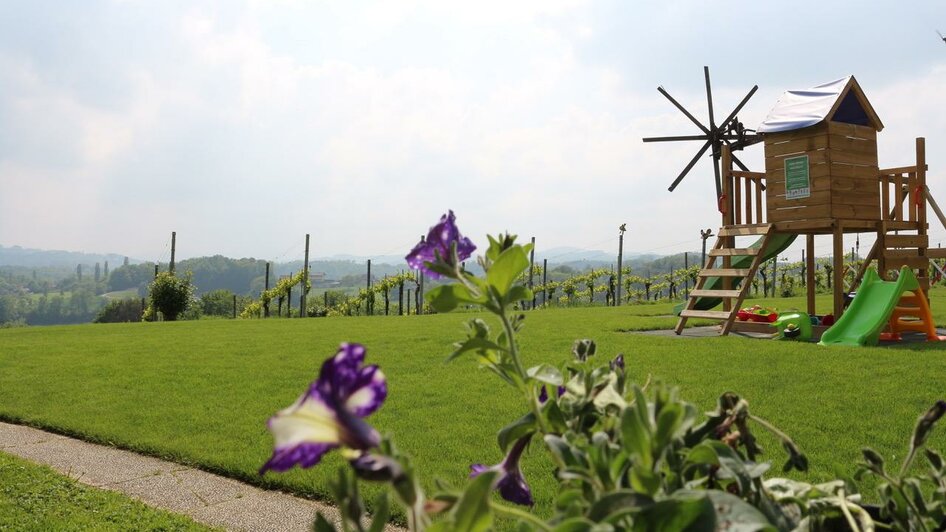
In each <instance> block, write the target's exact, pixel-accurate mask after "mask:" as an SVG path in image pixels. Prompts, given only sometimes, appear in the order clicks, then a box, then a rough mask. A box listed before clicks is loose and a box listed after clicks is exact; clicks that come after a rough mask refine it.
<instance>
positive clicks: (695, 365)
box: [0, 292, 946, 511]
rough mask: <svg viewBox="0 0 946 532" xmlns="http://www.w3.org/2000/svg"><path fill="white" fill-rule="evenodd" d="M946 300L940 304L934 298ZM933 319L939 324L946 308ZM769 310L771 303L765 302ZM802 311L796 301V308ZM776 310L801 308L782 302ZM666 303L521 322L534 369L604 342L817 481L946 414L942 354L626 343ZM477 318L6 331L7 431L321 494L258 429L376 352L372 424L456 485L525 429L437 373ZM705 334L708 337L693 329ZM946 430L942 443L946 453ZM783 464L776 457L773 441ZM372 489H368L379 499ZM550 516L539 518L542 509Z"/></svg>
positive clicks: (471, 382)
mask: <svg viewBox="0 0 946 532" xmlns="http://www.w3.org/2000/svg"><path fill="white" fill-rule="evenodd" d="M934 294H936V295H937V296H939V293H938V292H934ZM938 299H939V300H940V301H939V302H935V301H934V308H939V309H940V311H941V312H940V313H939V314H938V315H937V317H938V319H939V321H940V322H941V323H943V322H946V320H944V319H943V318H946V313H944V312H942V311H943V310H946V309H944V307H946V298H942V297H938ZM766 301H767V303H768V304H771V303H772V301H773V300H766ZM799 301H801V302H802V304H803V300H801V299H799ZM775 302H776V305H775V306H778V307H780V308H788V306H791V305H796V306H797V303H793V302H792V301H789V300H785V301H778V300H775ZM670 308H671V305H669V304H664V305H643V306H626V307H619V308H602V307H597V308H572V309H547V310H538V311H535V312H530V313H528V318H527V320H526V327H525V330H524V332H523V335H522V345H523V350H524V352H525V353H526V361H527V363H529V364H534V363H539V362H550V363H553V364H556V363H560V362H562V361H564V360H566V359H567V358H568V357H569V356H570V354H569V352H570V348H571V345H572V341H573V340H574V339H575V338H593V339H595V340H596V341H597V342H598V346H599V353H600V356H601V357H602V362H605V359H606V358H610V357H613V356H614V355H616V354H617V353H618V352H623V353H625V355H626V358H627V361H628V367H629V371H630V372H632V374H633V375H636V376H637V378H638V379H639V380H640V381H643V380H644V379H646V378H647V376H648V375H653V376H654V377H658V378H662V379H663V380H665V381H668V382H671V383H674V384H676V385H678V386H679V387H680V388H681V389H682V395H683V397H685V398H687V399H688V400H690V401H692V402H695V403H697V404H698V406H699V407H700V408H702V409H704V410H709V409H711V408H712V407H713V406H714V405H715V399H716V397H717V396H718V395H719V394H720V393H722V392H724V391H728V390H732V391H735V392H738V393H740V394H742V395H743V396H745V397H746V398H747V399H748V400H749V401H750V403H751V405H752V409H753V411H754V412H755V413H757V414H759V415H761V416H763V417H765V418H768V419H769V420H771V421H773V422H774V423H775V424H777V425H778V426H780V427H782V428H783V429H785V430H786V431H787V432H788V433H789V434H791V435H792V436H793V437H794V438H795V439H796V441H797V442H798V443H799V444H800V445H801V446H802V448H803V449H804V450H805V451H806V452H807V453H808V455H809V457H810V459H811V464H812V470H811V472H810V473H809V474H807V475H805V476H802V477H799V478H803V479H807V480H812V481H818V480H824V479H827V478H829V477H833V476H834V475H835V471H837V472H839V473H842V474H851V473H852V472H853V465H854V462H855V461H856V460H857V459H858V457H859V456H860V453H859V450H860V448H861V446H863V445H870V446H873V447H874V448H876V449H878V450H879V451H881V452H882V453H883V454H885V455H886V456H888V457H893V456H898V457H900V456H902V454H903V452H904V449H905V444H906V441H907V439H908V436H909V434H910V431H911V430H912V426H913V424H914V422H915V420H916V417H917V416H918V415H919V414H920V412H921V411H924V410H925V409H926V408H927V407H928V406H929V405H930V404H932V403H933V401H934V400H936V399H939V398H942V397H943V396H944V395H946V394H944V392H943V381H944V377H946V345H944V346H943V347H940V346H938V345H935V344H921V345H912V346H908V347H907V348H905V349H883V348H823V347H819V346H817V345H804V344H797V343H783V342H775V341H764V340H761V341H760V340H746V339H743V338H737V337H729V338H708V339H673V338H660V337H652V336H643V335H637V334H632V333H629V332H626V331H629V330H638V329H649V328H665V329H666V328H671V327H672V326H673V325H674V324H675V322H676V320H675V319H674V318H671V317H664V316H666V315H667V314H668V313H669V312H670ZM471 316H472V315H471V314H447V315H433V316H405V317H393V316H392V317H361V318H324V319H307V320H299V319H296V320H270V321H261V320H250V321H243V320H235V321H234V320H214V321H198V322H176V323H175V322H167V323H137V324H102V325H83V326H62V327H42V328H19V329H7V330H0V418H5V419H8V420H13V421H19V422H26V423H30V424H33V425H37V426H40V427H45V428H51V429H54V430H58V431H61V432H65V433H67V434H73V435H78V436H80V437H83V438H86V439H89V440H93V441H100V442H107V443H110V444H113V445H117V446H120V447H126V448H131V449H135V450H139V451H144V452H147V453H151V454H155V455H158V456H161V457H165V458H169V459H172V460H176V461H178V462H182V463H186V464H192V465H197V466H199V467H202V468H204V469H208V470H211V471H216V472H221V473H223V474H227V475H230V476H233V477H236V478H241V479H245V480H249V481H252V482H256V483H259V484H262V485H264V486H269V487H279V488H284V489H288V490H290V491H294V492H297V493H302V494H308V495H314V496H320V497H321V496H324V495H325V493H326V488H325V481H326V479H327V478H328V477H329V476H330V475H333V474H334V470H335V468H336V467H337V466H338V464H339V463H340V461H339V459H338V457H337V455H335V454H333V455H331V456H330V457H329V459H327V460H326V462H325V463H324V464H323V465H322V466H320V467H317V468H315V469H313V470H308V471H299V470H295V471H293V472H291V473H288V474H274V473H270V474H267V476H266V477H265V478H262V479H260V478H259V477H258V476H257V475H256V470H257V469H258V468H259V466H260V465H261V464H262V463H263V462H264V461H265V460H266V459H267V458H268V457H269V454H270V452H271V445H272V440H271V437H270V435H269V434H268V433H267V432H266V430H265V426H264V423H265V420H266V418H267V417H268V416H269V415H271V414H272V413H273V412H275V411H276V410H278V409H280V408H282V407H285V406H287V405H289V404H290V403H291V402H292V401H293V400H294V399H295V398H296V397H297V396H298V395H299V394H300V393H301V392H302V391H303V390H304V389H305V388H306V386H307V384H308V383H309V381H310V380H311V379H312V378H314V376H315V372H316V370H317V368H318V366H319V365H320V363H321V362H322V360H324V359H325V358H326V357H327V356H329V355H331V354H333V353H334V351H335V349H336V348H337V346H338V344H339V342H343V341H357V342H361V343H364V344H365V345H366V346H367V347H368V360H369V362H371V363H378V364H380V365H381V366H382V367H383V368H384V371H385V373H386V374H387V376H388V379H389V385H390V396H389V399H388V401H387V403H386V404H385V405H384V407H383V408H382V409H381V410H380V411H379V412H378V413H376V414H375V415H374V416H372V417H371V418H370V421H371V423H373V424H374V425H375V426H377V427H378V428H379V429H380V430H381V431H382V432H387V433H392V434H394V436H395V440H396V441H397V442H398V444H399V446H400V447H401V448H402V449H403V450H405V451H406V452H408V453H409V454H410V455H412V456H413V457H414V459H415V462H416V463H417V464H418V466H419V467H420V469H421V470H422V471H424V472H426V474H427V477H426V479H425V480H426V483H427V485H428V486H431V485H433V479H434V478H437V477H439V478H442V479H446V480H449V481H453V482H462V480H463V479H464V478H465V477H466V475H467V472H468V469H467V468H468V464H470V463H473V462H485V463H495V462H498V461H499V460H500V458H501V456H500V454H499V451H498V450H497V448H496V445H495V443H494V442H495V432H496V431H497V430H498V429H499V428H500V427H501V426H502V425H504V424H505V423H506V422H508V421H511V420H513V419H515V418H517V417H519V416H520V415H521V413H522V412H523V409H522V408H521V407H520V405H519V403H518V402H517V399H518V398H517V397H516V395H515V394H513V393H512V391H511V390H508V389H506V388H503V387H501V386H500V384H499V381H498V380H497V379H496V378H495V377H493V376H492V374H491V373H489V372H487V371H484V370H480V369H478V368H477V367H476V365H475V364H474V363H473V362H472V360H461V361H459V362H457V363H455V364H452V365H449V366H447V365H444V364H443V360H444V357H445V355H446V354H447V353H448V351H449V345H450V344H451V343H452V342H453V341H455V340H457V339H458V338H459V337H460V336H461V335H462V334H463V327H462V321H463V320H464V319H467V318H469V317H471ZM696 323H699V322H698V321H696ZM944 434H946V431H939V432H938V433H936V434H934V436H933V439H932V444H933V446H934V447H935V448H940V449H946V436H944ZM763 444H767V445H766V447H767V448H768V449H771V450H772V453H771V454H770V457H771V458H773V459H774V460H776V461H778V462H779V463H780V461H781V459H782V455H781V451H780V450H779V449H778V448H777V445H775V443H774V442H773V441H772V440H769V439H763ZM525 473H526V476H527V478H528V479H529V481H530V483H531V484H532V486H533V489H534V491H535V495H536V500H537V504H538V505H539V507H540V509H541V508H543V507H544V508H548V507H549V506H550V503H551V499H552V497H553V496H554V489H555V487H554V485H555V484H554V481H553V479H552V478H551V474H550V466H549V464H548V462H546V461H545V459H544V456H543V455H542V453H540V452H537V451H536V450H532V451H530V452H529V454H528V455H527V456H526V459H525ZM369 491H370V490H369ZM540 511H541V510H540Z"/></svg>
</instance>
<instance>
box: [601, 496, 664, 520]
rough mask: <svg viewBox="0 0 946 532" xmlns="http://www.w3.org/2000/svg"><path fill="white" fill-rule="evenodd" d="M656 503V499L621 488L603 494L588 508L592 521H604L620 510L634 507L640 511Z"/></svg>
mask: <svg viewBox="0 0 946 532" xmlns="http://www.w3.org/2000/svg"><path fill="white" fill-rule="evenodd" d="M652 504H654V500H653V499H651V498H650V497H645V496H643V495H641V494H639V493H634V492H633V491H630V490H620V491H615V492H612V493H608V494H606V495H602V496H601V497H600V498H599V499H598V500H596V501H595V502H594V504H592V505H591V509H589V510H588V518H589V519H591V520H592V521H604V520H605V519H607V517H608V516H609V515H611V514H613V513H616V512H618V511H622V512H623V511H624V510H627V509H629V508H630V509H633V510H634V511H640V510H643V509H644V508H647V507H649V506H650V505H652Z"/></svg>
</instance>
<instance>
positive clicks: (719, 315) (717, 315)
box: [680, 310, 732, 320]
mask: <svg viewBox="0 0 946 532" xmlns="http://www.w3.org/2000/svg"><path fill="white" fill-rule="evenodd" d="M731 315H732V313H731V312H726V311H724V310H684V311H683V312H681V313H680V317H681V318H710V319H714V320H728V319H729V316H731Z"/></svg>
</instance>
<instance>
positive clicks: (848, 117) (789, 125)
mask: <svg viewBox="0 0 946 532" xmlns="http://www.w3.org/2000/svg"><path fill="white" fill-rule="evenodd" d="M825 120H831V121H833V122H843V123H845V124H856V125H860V126H870V127H872V128H874V129H875V130H877V131H880V130H882V129H883V128H884V125H883V123H881V121H880V118H878V117H877V113H875V112H874V108H873V107H871V105H870V102H868V101H867V97H866V96H864V92H863V91H862V90H861V88H860V86H859V85H858V84H857V80H855V79H854V76H847V77H845V78H841V79H839V80H835V81H831V82H829V83H824V84H821V85H818V86H816V87H812V88H810V89H804V90H790V91H785V93H784V94H782V96H781V97H780V98H779V99H778V102H777V103H776V104H775V107H773V108H772V110H771V111H769V115H768V116H767V117H765V120H764V121H763V122H762V125H760V126H759V127H758V129H757V131H758V132H759V133H781V132H784V131H794V130H796V129H802V128H806V127H811V126H814V125H817V124H820V123H821V122H823V121H825Z"/></svg>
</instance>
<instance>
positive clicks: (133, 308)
mask: <svg viewBox="0 0 946 532" xmlns="http://www.w3.org/2000/svg"><path fill="white" fill-rule="evenodd" d="M141 310H142V308H141V301H139V300H137V299H116V300H113V301H110V302H109V303H108V305H105V308H103V309H102V310H100V311H99V314H98V316H96V318H95V323H126V322H134V321H141Z"/></svg>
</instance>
